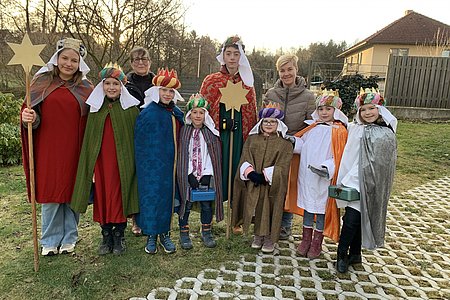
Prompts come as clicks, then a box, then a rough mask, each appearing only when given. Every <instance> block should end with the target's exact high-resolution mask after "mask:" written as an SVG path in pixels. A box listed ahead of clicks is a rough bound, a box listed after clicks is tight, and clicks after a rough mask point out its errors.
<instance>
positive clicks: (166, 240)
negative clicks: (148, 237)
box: [159, 233, 177, 254]
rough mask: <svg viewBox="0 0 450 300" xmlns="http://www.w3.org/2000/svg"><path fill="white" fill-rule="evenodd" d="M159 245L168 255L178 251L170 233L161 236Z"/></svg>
mask: <svg viewBox="0 0 450 300" xmlns="http://www.w3.org/2000/svg"><path fill="white" fill-rule="evenodd" d="M159 244H160V245H161V246H162V247H163V248H164V251H165V252H166V253H169V254H170V253H174V252H175V251H177V247H175V244H174V243H173V242H172V240H171V239H170V234H169V233H162V234H160V235H159Z"/></svg>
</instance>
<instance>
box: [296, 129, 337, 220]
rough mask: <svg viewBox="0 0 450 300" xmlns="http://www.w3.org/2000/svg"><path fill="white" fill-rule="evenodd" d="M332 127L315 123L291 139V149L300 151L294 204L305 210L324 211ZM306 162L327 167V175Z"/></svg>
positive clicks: (330, 166) (331, 169)
mask: <svg viewBox="0 0 450 300" xmlns="http://www.w3.org/2000/svg"><path fill="white" fill-rule="evenodd" d="M332 129H333V128H332V125H325V124H319V125H317V126H316V127H314V128H313V129H311V130H310V131H308V132H306V133H305V134H304V135H303V136H302V137H301V138H296V141H295V148H294V153H297V154H300V167H299V175H298V179H297V183H298V187H299V188H298V192H297V206H298V207H300V208H303V209H305V210H306V211H308V212H309V213H314V214H324V213H325V208H326V204H327V200H328V186H329V185H330V182H331V178H332V177H333V174H334V170H335V165H334V158H333V152H332V149H331V134H332ZM308 165H311V166H313V167H316V168H318V169H320V168H321V167H322V166H325V167H327V169H328V174H329V177H328V178H324V177H320V176H319V175H317V174H315V173H313V172H312V171H311V170H310V169H309V168H308Z"/></svg>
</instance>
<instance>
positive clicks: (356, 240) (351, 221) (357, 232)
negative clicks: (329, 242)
mask: <svg viewBox="0 0 450 300" xmlns="http://www.w3.org/2000/svg"><path fill="white" fill-rule="evenodd" d="M342 221H343V224H342V230H341V236H340V238H339V245H338V250H337V252H338V255H341V256H342V255H348V254H349V249H350V255H357V254H361V213H360V212H359V211H357V210H356V209H354V208H351V207H348V206H347V207H346V208H345V214H344V216H343V217H342Z"/></svg>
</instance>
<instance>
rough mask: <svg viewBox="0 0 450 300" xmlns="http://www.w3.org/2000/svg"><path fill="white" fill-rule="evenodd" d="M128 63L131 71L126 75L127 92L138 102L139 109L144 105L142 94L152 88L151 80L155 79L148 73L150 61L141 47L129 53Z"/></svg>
mask: <svg viewBox="0 0 450 300" xmlns="http://www.w3.org/2000/svg"><path fill="white" fill-rule="evenodd" d="M130 63H131V68H133V71H131V72H130V73H128V74H127V78H128V82H127V84H126V88H127V90H128V91H129V92H130V94H131V95H133V96H134V97H135V98H136V99H138V100H139V101H140V105H139V107H141V105H143V104H144V98H145V95H144V92H145V91H146V90H148V89H149V88H151V87H152V86H153V84H152V80H153V77H155V74H153V73H152V72H151V71H150V66H151V65H152V61H151V59H150V56H149V53H148V50H147V49H145V48H143V47H136V48H134V49H133V50H131V52H130Z"/></svg>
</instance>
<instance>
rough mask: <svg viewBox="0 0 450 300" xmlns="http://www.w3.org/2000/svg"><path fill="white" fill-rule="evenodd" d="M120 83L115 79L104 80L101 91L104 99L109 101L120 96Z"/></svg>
mask: <svg viewBox="0 0 450 300" xmlns="http://www.w3.org/2000/svg"><path fill="white" fill-rule="evenodd" d="M120 88H121V86H120V82H119V80H117V79H115V78H106V79H105V81H103V91H104V92H105V95H106V97H108V98H110V99H117V98H119V96H120V90H121V89H120Z"/></svg>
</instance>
